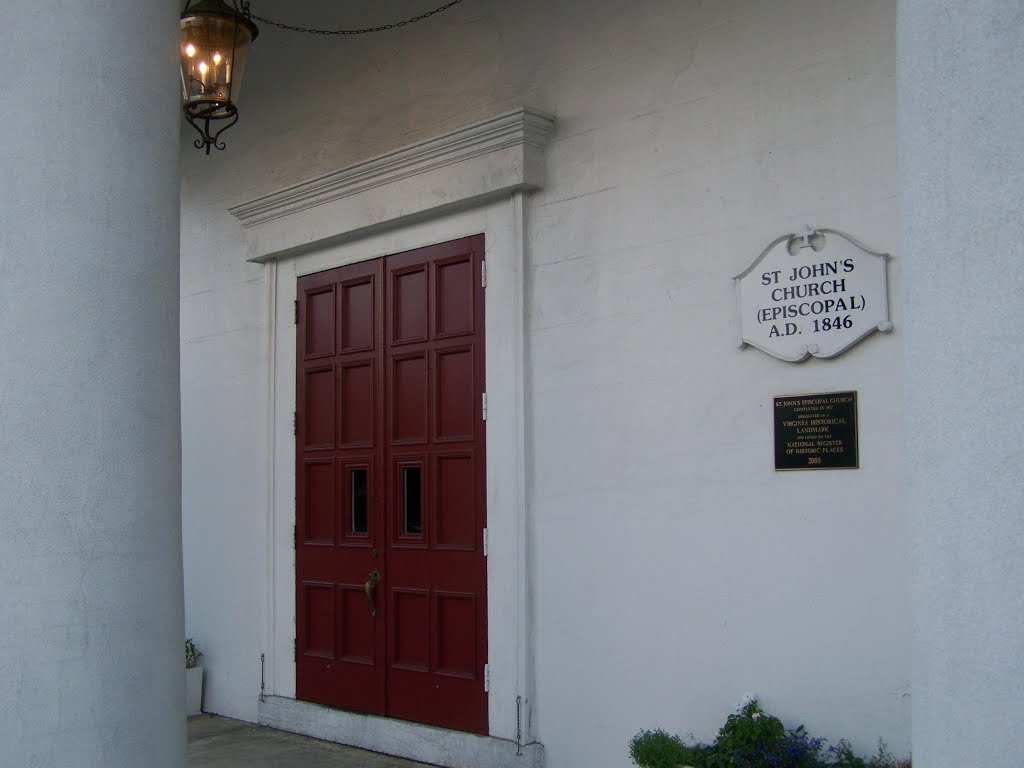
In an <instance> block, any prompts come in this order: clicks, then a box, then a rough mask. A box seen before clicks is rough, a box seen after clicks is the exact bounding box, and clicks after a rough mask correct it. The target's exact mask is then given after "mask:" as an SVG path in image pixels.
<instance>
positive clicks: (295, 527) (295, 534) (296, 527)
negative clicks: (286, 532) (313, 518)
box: [292, 523, 299, 547]
mask: <svg viewBox="0 0 1024 768" xmlns="http://www.w3.org/2000/svg"><path fill="white" fill-rule="evenodd" d="M298 545H299V524H298V523H294V524H293V525H292V546H295V547H297V546H298Z"/></svg>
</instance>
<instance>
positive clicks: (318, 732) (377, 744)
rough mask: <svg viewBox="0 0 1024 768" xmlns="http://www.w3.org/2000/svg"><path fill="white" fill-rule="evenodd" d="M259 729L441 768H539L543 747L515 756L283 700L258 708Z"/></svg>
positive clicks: (507, 749) (467, 740) (482, 742)
mask: <svg viewBox="0 0 1024 768" xmlns="http://www.w3.org/2000/svg"><path fill="white" fill-rule="evenodd" d="M259 723H260V725H265V726H268V727H270V728H277V729H278V730H281V731H289V732H291V733H301V734H303V735H304V736H312V737H313V738H316V739H321V740H323V741H331V742H334V743H336V744H345V745H348V746H351V747H358V748H360V749H368V750H371V751H373V752H381V753H383V754H386V755H394V756H395V757H404V758H406V759H408V760H417V761H419V762H422V763H431V764H433V765H440V766H445V768H463V767H464V766H487V768H544V746H543V745H542V744H536V743H534V744H525V745H523V747H522V750H521V752H522V754H520V755H517V754H516V745H515V742H512V741H505V740H504V739H495V738H492V737H490V736H477V735H475V734H472V733H462V732H460V731H449V730H446V729H444V728H434V727H433V726H429V725H419V724H418V723H409V722H406V721H404V720H392V719H390V718H387V717H376V716H374V715H362V714H358V713H356V712H346V711H344V710H340V709H331V708H330V707H324V706H321V705H319V704H310V703H309V702H306V701H298V700H296V699H287V698H285V697H283V696H267V697H266V700H265V701H262V702H260V705H259Z"/></svg>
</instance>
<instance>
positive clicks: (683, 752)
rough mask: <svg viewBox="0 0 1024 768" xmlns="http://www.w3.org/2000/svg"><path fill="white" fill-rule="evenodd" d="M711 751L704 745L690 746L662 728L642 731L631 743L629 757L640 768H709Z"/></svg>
mask: <svg viewBox="0 0 1024 768" xmlns="http://www.w3.org/2000/svg"><path fill="white" fill-rule="evenodd" d="M709 750H710V747H707V746H705V745H703V744H693V745H688V744H687V743H686V742H685V741H683V740H682V739H681V738H679V737H678V736H673V735H671V734H669V733H667V732H665V731H663V730H661V729H660V728H658V729H656V730H653V731H640V733H638V734H637V735H636V736H634V737H633V738H632V739H630V742H629V755H630V757H632V758H633V762H634V763H636V764H637V765H639V766H640V768H679V766H693V768H707V765H708V763H707V759H706V758H707V753H708V751H709Z"/></svg>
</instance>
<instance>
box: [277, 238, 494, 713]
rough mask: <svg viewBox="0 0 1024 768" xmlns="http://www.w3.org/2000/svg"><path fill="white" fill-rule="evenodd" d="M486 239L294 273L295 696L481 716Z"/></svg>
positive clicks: (382, 709)
mask: <svg viewBox="0 0 1024 768" xmlns="http://www.w3.org/2000/svg"><path fill="white" fill-rule="evenodd" d="M483 252H484V241H483V236H482V235H479V236H475V237H469V238H464V239H461V240H456V241H452V242H449V243H442V244H440V245H435V246H430V247H427V248H421V249H418V250H415V251H409V252H406V253H401V254H396V255H394V256H388V257H386V258H384V259H378V260H376V261H372V262H364V263H360V264H354V265H351V266H347V267H339V268H338V269H333V270H330V271H328V272H321V273H318V274H315V275H309V276H306V277H303V278H300V279H299V284H298V296H299V298H298V321H297V326H298V346H297V363H298V366H297V367H298V380H297V390H296V401H297V413H296V677H297V679H296V684H297V695H298V698H300V699H304V700H307V701H314V702H318V703H322V704H327V705H329V706H334V707H339V708H343V709H351V710H355V711H358V712H366V713H370V714H382V715H387V716H390V717H397V718H402V719H406V720H413V721H415V722H421V723H428V724H432V725H439V726H442V727H446V728H454V729H458V730H463V731H470V732H475V733H486V732H487V696H486V693H485V691H484V675H483V668H484V664H485V663H486V660H487V593H486V561H485V559H484V554H483V532H484V527H485V526H486V505H485V500H486V486H485V474H484V422H483V417H482V395H483V383H484V328H483V318H484V315H483V300H484V293H483V289H482V288H481V270H482V259H483Z"/></svg>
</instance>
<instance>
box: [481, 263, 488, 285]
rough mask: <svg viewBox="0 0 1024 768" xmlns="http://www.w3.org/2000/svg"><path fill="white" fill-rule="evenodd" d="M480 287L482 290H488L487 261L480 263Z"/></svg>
mask: <svg viewBox="0 0 1024 768" xmlns="http://www.w3.org/2000/svg"><path fill="white" fill-rule="evenodd" d="M480 287H481V288H486V287H487V262H486V261H481V262H480Z"/></svg>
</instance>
